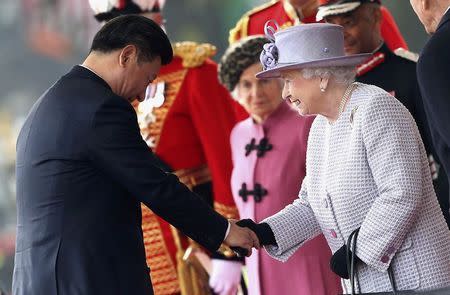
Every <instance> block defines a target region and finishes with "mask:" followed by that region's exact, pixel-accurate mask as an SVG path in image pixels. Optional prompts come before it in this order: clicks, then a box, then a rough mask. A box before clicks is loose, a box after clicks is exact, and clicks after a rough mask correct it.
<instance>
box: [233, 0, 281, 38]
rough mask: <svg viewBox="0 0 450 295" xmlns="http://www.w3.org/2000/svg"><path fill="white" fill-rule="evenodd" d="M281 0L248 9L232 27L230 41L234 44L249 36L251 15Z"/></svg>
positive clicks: (273, 0)
mask: <svg viewBox="0 0 450 295" xmlns="http://www.w3.org/2000/svg"><path fill="white" fill-rule="evenodd" d="M279 1H280V0H272V1H270V2H268V3H264V4H262V5H259V6H257V7H255V8H253V9H251V10H249V11H247V12H246V13H245V14H244V15H243V16H242V17H241V19H240V20H239V21H238V22H237V24H236V26H235V27H234V28H232V29H231V30H230V32H229V36H228V43H229V44H233V43H234V42H237V41H239V40H240V39H242V38H245V37H247V36H248V23H249V21H250V16H251V15H253V14H255V13H257V12H260V11H261V10H264V9H266V8H269V7H270V6H272V5H274V4H276V3H277V2H279Z"/></svg>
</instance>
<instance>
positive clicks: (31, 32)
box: [0, 0, 427, 292]
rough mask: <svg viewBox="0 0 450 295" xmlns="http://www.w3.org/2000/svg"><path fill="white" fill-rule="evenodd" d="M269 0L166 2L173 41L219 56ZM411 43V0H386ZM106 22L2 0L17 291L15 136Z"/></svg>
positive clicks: (5, 269) (3, 119)
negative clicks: (204, 45) (209, 47)
mask: <svg viewBox="0 0 450 295" xmlns="http://www.w3.org/2000/svg"><path fill="white" fill-rule="evenodd" d="M265 2H266V1H261V0H227V1H219V0H168V1H167V2H166V6H165V9H164V14H165V18H166V20H167V25H166V28H167V33H168V35H169V37H170V38H171V39H172V40H173V41H185V40H191V41H198V42H209V43H212V44H214V45H216V46H217V48H218V53H217V55H216V57H215V59H216V60H218V59H219V58H220V56H221V54H222V53H223V51H224V50H225V49H226V47H227V45H228V44H227V40H228V31H229V29H230V28H231V27H232V26H234V25H235V24H236V22H237V21H238V19H239V18H240V17H241V16H242V14H243V13H244V12H246V11H247V10H249V9H250V8H252V7H254V6H256V5H258V4H262V3H265ZM383 4H384V5H385V6H387V7H388V8H389V9H390V10H391V12H392V14H393V16H394V18H395V19H396V21H397V23H398V25H399V27H400V30H401V31H402V33H403V35H404V37H405V39H406V41H407V43H408V45H409V47H410V50H412V51H415V52H420V50H421V48H422V47H423V45H424V44H425V42H426V39H427V35H426V34H425V32H424V30H423V27H422V25H421V24H420V23H419V21H418V19H417V18H416V16H415V14H414V12H413V11H412V9H411V7H410V5H409V1H397V0H384V1H383ZM98 28H99V24H98V23H97V22H96V21H95V20H94V18H93V17H92V12H91V10H90V8H89V4H88V0H1V1H0V69H1V72H0V288H2V289H4V290H6V291H7V292H9V291H10V286H11V278H12V269H13V257H14V242H15V221H16V211H15V180H14V159H15V141H16V137H17V134H18V131H19V130H20V127H21V125H22V122H23V121H24V119H25V117H26V115H27V113H28V110H29V109H30V107H31V106H32V104H33V103H34V102H35V101H36V100H37V98H38V97H39V96H40V95H41V93H42V92H44V91H45V90H46V89H47V88H48V87H49V86H50V85H51V84H52V83H53V82H54V81H55V80H56V79H58V78H59V77H60V76H61V75H63V74H64V73H65V72H66V71H68V70H69V69H70V68H71V67H72V65H74V64H77V63H80V62H82V60H83V58H84V57H85V56H86V54H87V51H88V49H89V44H90V42H91V40H92V37H93V35H94V34H95V32H96V31H97V29H98Z"/></svg>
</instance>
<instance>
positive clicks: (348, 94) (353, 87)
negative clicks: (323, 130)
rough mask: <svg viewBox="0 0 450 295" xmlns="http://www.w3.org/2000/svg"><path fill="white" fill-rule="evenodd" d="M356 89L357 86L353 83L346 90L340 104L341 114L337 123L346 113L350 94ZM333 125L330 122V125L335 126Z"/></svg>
mask: <svg viewBox="0 0 450 295" xmlns="http://www.w3.org/2000/svg"><path fill="white" fill-rule="evenodd" d="M356 87H357V85H356V84H355V83H351V84H350V85H348V86H347V89H345V92H344V95H343V96H342V99H341V102H340V103H339V113H338V116H337V119H336V121H337V120H338V119H339V117H340V116H341V114H342V113H343V112H344V107H345V104H346V103H347V101H348V99H349V98H350V94H351V93H352V91H353V90H355V88H356ZM336 121H335V122H336ZM333 123H334V122H330V124H333Z"/></svg>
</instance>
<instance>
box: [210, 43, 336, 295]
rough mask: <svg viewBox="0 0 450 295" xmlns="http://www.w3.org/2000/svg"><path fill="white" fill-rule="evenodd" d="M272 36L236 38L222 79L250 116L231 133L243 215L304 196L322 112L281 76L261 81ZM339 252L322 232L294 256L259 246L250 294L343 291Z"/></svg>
mask: <svg viewBox="0 0 450 295" xmlns="http://www.w3.org/2000/svg"><path fill="white" fill-rule="evenodd" d="M264 43H267V39H266V38H264V37H261V36H252V37H248V38H245V39H242V40H241V41H240V42H238V43H236V44H233V45H232V46H231V47H230V48H228V50H227V51H226V52H225V55H224V56H223V57H222V60H221V63H220V65H219V78H220V80H221V82H222V83H223V84H224V85H225V86H226V87H227V88H228V90H230V92H231V93H232V94H233V96H234V97H235V98H236V99H237V100H238V101H239V103H241V104H242V106H243V107H244V108H245V109H246V110H247V112H248V113H249V114H250V117H249V118H248V119H246V120H244V121H241V122H240V123H238V124H237V125H236V126H235V127H234V129H233V131H232V132H231V149H232V158H233V165H234V169H233V172H232V178H231V186H232V192H233V197H234V200H235V202H236V205H237V207H238V209H239V214H240V217H241V219H247V218H250V219H252V220H255V222H259V221H261V220H263V219H264V218H266V217H268V216H271V215H273V214H275V213H276V212H278V211H280V210H281V209H283V208H284V207H285V206H286V205H288V204H290V203H291V202H292V201H294V200H295V199H296V198H297V195H298V192H299V189H300V185H301V181H302V179H303V177H304V175H305V158H306V143H307V138H308V133H309V128H310V126H311V123H312V121H313V119H314V118H312V117H309V118H305V117H300V116H299V115H298V114H297V113H296V112H295V111H294V110H293V109H291V107H290V106H289V105H288V103H287V102H285V101H283V100H282V98H281V97H282V96H281V93H282V87H283V84H282V82H281V81H279V80H258V79H256V78H255V74H256V73H258V72H259V71H261V69H262V68H261V65H260V63H259V55H260V52H261V50H262V47H263V45H264ZM330 257H331V252H330V250H329V248H328V246H327V243H326V242H325V239H324V237H323V235H320V236H318V237H317V238H315V239H313V240H312V241H310V242H308V244H307V245H306V246H305V247H303V248H302V249H301V250H299V251H297V252H296V254H295V255H293V256H292V257H291V259H290V260H288V261H287V262H286V263H280V262H278V261H275V260H274V259H272V258H270V257H269V256H268V255H267V253H266V252H265V251H255V252H254V253H253V255H252V256H251V257H249V258H247V259H246V265H247V269H248V280H249V288H248V289H249V294H250V295H259V294H261V295H267V294H269V295H270V294H284V295H287V294H296V295H332V294H339V293H341V292H342V291H341V290H342V289H341V286H340V283H339V280H338V278H337V277H336V276H335V275H334V274H333V273H332V272H331V270H330V268H329V261H330Z"/></svg>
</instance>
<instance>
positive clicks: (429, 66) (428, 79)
mask: <svg viewBox="0 0 450 295" xmlns="http://www.w3.org/2000/svg"><path fill="white" fill-rule="evenodd" d="M410 2H411V6H412V7H413V9H414V11H415V12H416V14H417V16H418V17H419V19H420V21H421V22H422V24H423V25H424V27H425V30H426V31H427V33H428V34H431V35H432V36H431V38H430V39H429V40H428V42H427V44H426V45H425V47H424V48H423V50H422V52H421V54H420V58H419V62H418V65H417V77H418V80H419V86H420V91H421V93H422V97H423V102H424V105H425V111H426V113H427V117H428V121H429V125H430V129H431V137H432V139H433V143H434V146H435V149H436V152H437V156H438V157H439V160H440V161H441V162H442V166H443V167H444V170H445V171H446V172H447V175H448V176H450V83H449V80H448V79H449V77H450V51H449V45H450V0H439V1H436V0H410ZM449 183H450V179H449Z"/></svg>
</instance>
